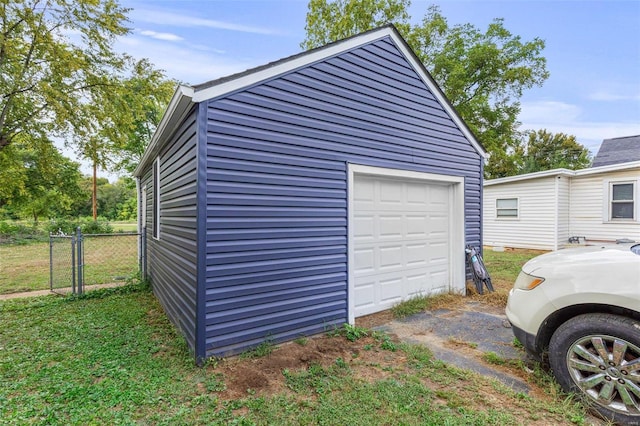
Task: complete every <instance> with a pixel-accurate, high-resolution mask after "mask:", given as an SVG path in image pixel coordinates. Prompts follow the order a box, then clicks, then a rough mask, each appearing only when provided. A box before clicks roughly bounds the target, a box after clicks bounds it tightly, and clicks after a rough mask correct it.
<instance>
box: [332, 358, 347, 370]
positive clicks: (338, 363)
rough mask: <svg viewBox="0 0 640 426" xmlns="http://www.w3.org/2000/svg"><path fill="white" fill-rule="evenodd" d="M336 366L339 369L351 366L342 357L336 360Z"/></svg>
mask: <svg viewBox="0 0 640 426" xmlns="http://www.w3.org/2000/svg"><path fill="white" fill-rule="evenodd" d="M335 364H336V366H337V367H338V368H349V364H347V363H346V361H345V360H344V359H342V358H341V357H338V358H336V362H335Z"/></svg>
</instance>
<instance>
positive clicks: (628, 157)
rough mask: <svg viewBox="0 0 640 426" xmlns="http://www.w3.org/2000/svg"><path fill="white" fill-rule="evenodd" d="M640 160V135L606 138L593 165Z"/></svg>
mask: <svg viewBox="0 0 640 426" xmlns="http://www.w3.org/2000/svg"><path fill="white" fill-rule="evenodd" d="M629 161H640V135H637V136H625V137H621V138H612V139H605V140H603V141H602V145H600V149H599V150H598V153H597V154H596V157H595V158H594V159H593V164H592V166H591V167H600V166H608V165H611V164H619V163H627V162H629Z"/></svg>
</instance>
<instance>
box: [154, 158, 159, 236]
mask: <svg viewBox="0 0 640 426" xmlns="http://www.w3.org/2000/svg"><path fill="white" fill-rule="evenodd" d="M153 192H154V193H153V212H152V214H153V223H152V225H153V238H155V239H156V240H158V239H160V157H157V158H156V161H154V162H153Z"/></svg>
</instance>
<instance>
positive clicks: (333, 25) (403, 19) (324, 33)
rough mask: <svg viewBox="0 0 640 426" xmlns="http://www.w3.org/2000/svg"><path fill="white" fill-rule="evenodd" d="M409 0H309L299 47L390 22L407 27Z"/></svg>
mask: <svg viewBox="0 0 640 426" xmlns="http://www.w3.org/2000/svg"><path fill="white" fill-rule="evenodd" d="M409 5H410V1H409V0H371V1H366V2H363V1H360V0H336V1H327V0H310V1H309V6H308V12H307V22H306V25H305V30H306V38H305V40H304V41H303V42H302V43H300V47H302V48H303V49H306V50H309V49H313V48H314V47H318V46H323V45H325V44H327V43H330V42H332V41H336V40H341V39H343V38H347V37H350V36H352V35H354V34H358V33H361V32H364V31H367V30H370V29H372V28H376V27H380V26H382V25H386V24H388V23H394V24H395V25H396V26H398V27H403V28H408V25H409V18H410V16H409V14H408V12H407V9H408V8H409Z"/></svg>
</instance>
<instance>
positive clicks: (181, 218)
mask: <svg viewBox="0 0 640 426" xmlns="http://www.w3.org/2000/svg"><path fill="white" fill-rule="evenodd" d="M196 147H197V144H196V115H195V111H194V112H193V113H192V114H190V115H189V116H188V117H187V118H186V119H185V121H184V122H183V123H181V125H180V126H179V127H178V128H177V129H176V132H175V133H174V135H173V137H172V139H171V141H169V142H168V143H167V144H166V145H165V147H164V149H163V151H162V152H161V153H160V158H161V161H160V238H159V239H158V240H157V239H154V238H152V236H151V232H150V231H149V232H148V235H147V261H148V268H147V269H148V276H149V278H150V280H151V284H152V287H153V292H154V294H155V295H156V297H157V298H158V299H159V301H160V303H161V304H162V307H163V308H164V310H165V312H166V313H167V316H168V317H169V318H170V320H171V321H172V322H173V323H174V324H175V325H176V326H177V327H178V328H179V329H180V330H181V332H182V333H183V335H184V336H185V338H186V340H187V343H188V344H189V346H190V347H191V349H192V350H194V351H195V350H196V336H195V333H196V303H197V298H196V288H197V273H196V265H197V262H196V256H197V244H196V237H197V226H196V184H197V175H196ZM142 183H143V185H144V183H147V194H148V198H150V197H152V196H153V197H156V194H157V192H156V190H155V188H153V182H152V179H151V178H150V177H149V178H147V179H143V181H142ZM148 211H150V209H148ZM151 220H152V215H151V213H149V214H148V219H147V223H148V225H151ZM148 227H149V226H148Z"/></svg>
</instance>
